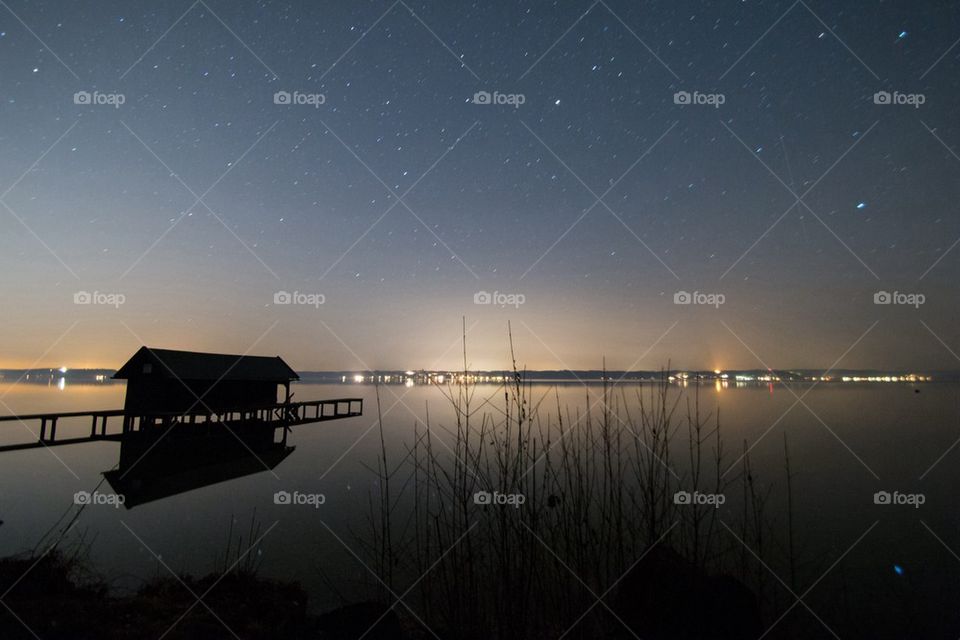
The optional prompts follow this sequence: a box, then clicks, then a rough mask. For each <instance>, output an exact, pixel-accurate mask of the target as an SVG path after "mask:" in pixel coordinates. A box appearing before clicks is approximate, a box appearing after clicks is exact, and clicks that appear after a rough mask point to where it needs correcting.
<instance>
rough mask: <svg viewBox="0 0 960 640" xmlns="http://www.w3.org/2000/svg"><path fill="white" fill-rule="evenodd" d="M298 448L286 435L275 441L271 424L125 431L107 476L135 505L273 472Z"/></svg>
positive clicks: (120, 493) (129, 502) (126, 500)
mask: <svg viewBox="0 0 960 640" xmlns="http://www.w3.org/2000/svg"><path fill="white" fill-rule="evenodd" d="M190 431H197V428H195V427H191V429H190ZM295 448H296V447H293V446H287V444H286V439H285V438H282V439H281V440H280V441H279V442H276V441H275V434H274V430H273V429H268V430H267V429H251V430H248V431H246V432H239V433H238V432H237V430H236V429H234V430H232V431H229V432H228V431H226V430H221V431H220V433H215V432H211V431H207V432H206V433H199V434H197V433H186V432H177V431H176V430H171V431H170V432H162V433H161V434H159V435H155V434H150V433H144V432H136V433H127V434H124V437H123V439H122V440H121V442H120V461H119V464H118V465H117V468H115V469H112V470H110V471H106V472H104V474H103V475H104V476H105V477H106V479H107V482H109V483H110V486H111V487H112V488H113V490H114V492H115V493H117V494H119V495H122V496H124V498H125V501H124V503H123V504H124V506H125V507H126V508H127V509H131V508H133V507H136V506H138V505H141V504H145V503H148V502H153V501H154V500H160V499H162V498H168V497H171V496H174V495H179V494H182V493H186V492H188V491H193V490H194V489H200V488H203V487H207V486H209V485H212V484H216V483H218V482H226V481H228V480H234V479H237V478H241V477H244V476H249V475H253V474H255V473H261V472H264V471H270V472H272V471H273V470H274V469H275V468H276V467H277V466H278V465H279V464H280V463H281V462H283V461H284V460H286V458H287V456H289V455H290V454H291V453H293V451H294V449H295Z"/></svg>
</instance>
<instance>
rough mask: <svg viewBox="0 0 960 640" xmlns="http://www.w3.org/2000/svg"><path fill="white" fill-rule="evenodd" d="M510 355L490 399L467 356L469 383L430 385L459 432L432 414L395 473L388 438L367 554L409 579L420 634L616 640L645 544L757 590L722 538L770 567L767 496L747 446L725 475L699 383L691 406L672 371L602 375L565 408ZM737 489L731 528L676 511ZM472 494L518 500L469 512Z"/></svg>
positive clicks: (756, 581) (714, 419)
mask: <svg viewBox="0 0 960 640" xmlns="http://www.w3.org/2000/svg"><path fill="white" fill-rule="evenodd" d="M510 348H511V358H512V376H511V377H510V379H509V381H508V382H506V383H504V384H502V385H500V386H499V387H489V386H486V387H484V386H478V385H476V384H473V383H471V382H470V377H469V374H470V371H469V369H468V367H467V359H466V349H464V365H463V370H462V376H461V377H460V378H459V379H457V380H453V381H450V382H449V383H448V384H447V385H446V386H444V387H439V389H440V391H441V393H442V395H443V398H444V401H445V402H446V403H448V404H449V405H450V407H451V409H452V415H453V416H454V417H453V422H452V424H449V425H434V424H431V420H430V417H429V411H427V412H426V418H425V420H424V421H423V422H422V423H421V422H417V423H416V424H415V425H414V430H413V441H412V443H411V444H410V445H408V447H407V449H406V451H405V452H404V453H403V456H402V459H401V460H393V461H390V460H388V454H387V451H386V446H385V445H383V441H382V439H381V447H382V452H381V453H382V455H381V460H380V461H379V464H378V469H377V474H378V475H379V482H378V485H379V487H380V488H381V491H382V494H381V495H380V496H379V497H378V499H377V500H376V501H373V500H372V501H371V518H370V524H371V531H372V535H371V536H370V537H369V539H368V543H369V544H368V548H369V550H370V552H371V555H372V556H374V558H375V561H376V562H377V564H378V566H379V569H380V571H381V573H380V575H388V576H390V578H389V579H390V581H391V583H392V582H393V581H394V580H400V579H401V577H405V578H404V579H405V582H404V585H405V588H407V589H410V594H412V595H413V596H415V600H416V610H417V611H418V612H420V614H421V618H422V620H423V621H425V622H426V623H427V624H428V625H429V626H430V627H431V628H432V629H436V630H444V631H445V632H446V633H448V634H451V637H458V638H497V639H514V638H531V637H548V636H549V637H558V636H560V635H561V634H564V633H566V635H565V636H564V637H570V638H596V637H601V636H603V635H604V634H608V633H610V632H611V631H616V630H618V627H619V631H620V632H623V628H622V626H620V625H619V624H618V622H617V621H616V616H615V615H614V613H613V612H612V611H611V608H609V607H608V605H611V604H612V602H613V596H612V595H611V594H612V593H614V592H613V591H608V590H610V589H611V588H613V587H615V586H616V585H617V584H618V583H619V582H620V581H621V579H622V578H623V576H624V574H625V573H626V572H627V571H628V570H629V569H630V568H631V567H632V566H633V565H634V564H635V563H636V562H637V561H638V559H640V558H642V557H643V554H644V553H645V552H647V551H648V550H649V549H651V548H652V547H653V546H654V545H658V546H664V547H669V548H672V549H673V550H674V551H676V552H678V553H679V554H680V555H682V556H683V557H684V558H685V559H686V561H687V562H689V563H690V565H691V566H693V567H696V569H697V570H701V571H704V572H721V571H722V572H726V573H731V574H733V575H736V576H737V577H739V578H740V579H741V580H743V581H744V582H746V583H747V584H749V585H751V586H753V587H754V588H755V589H757V590H762V589H763V587H764V586H765V585H766V582H767V576H765V575H763V572H764V569H763V568H762V565H760V564H759V563H757V562H756V560H755V558H754V557H753V556H752V555H751V553H750V552H749V551H747V549H746V547H745V546H743V545H742V544H741V543H740V542H739V541H737V540H736V538H735V537H734V536H732V535H730V533H728V532H727V531H725V530H724V527H728V528H730V529H731V531H733V532H735V533H736V534H737V537H739V538H740V539H741V540H742V541H743V542H744V543H745V544H746V545H748V546H750V547H751V549H753V551H754V552H755V553H757V554H758V555H759V556H760V557H761V558H764V557H766V556H767V555H768V553H769V552H770V549H769V544H768V537H769V536H770V535H771V531H772V526H771V523H769V522H768V521H767V520H766V517H765V506H766V499H767V496H768V495H769V494H768V492H767V491H766V490H764V489H762V488H761V487H760V486H759V484H758V482H757V479H756V478H755V477H754V475H753V474H752V472H751V469H750V459H749V456H748V455H746V445H745V449H744V455H743V456H742V457H741V459H740V461H739V463H738V467H739V472H738V473H736V474H732V475H729V476H725V472H726V471H727V469H728V467H729V466H730V461H729V460H727V459H726V458H727V456H726V455H725V449H724V446H723V439H722V437H721V429H720V417H719V411H718V410H715V411H712V412H711V411H705V408H704V407H703V406H702V403H701V398H700V393H699V387H698V386H695V387H694V390H693V392H692V394H691V395H692V397H691V395H688V394H687V393H686V392H684V391H683V389H681V388H679V387H677V386H676V385H674V384H671V383H670V381H669V380H668V378H667V375H666V372H664V373H663V374H662V375H661V376H660V377H659V379H658V380H657V381H656V382H655V383H652V384H643V385H636V384H629V385H628V384H618V383H616V381H608V380H607V376H606V375H605V376H604V383H603V384H602V385H600V387H599V389H598V388H597V387H595V386H594V387H590V386H587V385H585V386H584V405H583V406H579V407H576V408H574V409H571V408H569V407H564V406H561V402H560V395H559V392H558V391H557V390H556V388H554V389H552V390H550V391H548V392H546V393H544V392H542V387H537V391H536V393H535V389H534V387H533V385H532V384H531V382H530V380H528V378H527V376H526V375H525V371H524V370H523V369H522V368H520V367H519V366H518V365H517V361H516V357H515V355H514V351H513V340H512V336H511V338H510ZM485 394H486V395H485ZM381 428H382V425H381ZM391 465H393V466H391ZM398 474H401V475H405V476H406V481H404V482H403V483H400V484H399V488H398V485H397V483H396V482H395V483H393V484H391V483H390V480H391V479H392V478H394V477H395V476H397V475H398ZM788 477H789V469H788ZM738 480H739V482H740V483H741V488H742V491H743V494H744V496H743V513H742V514H741V516H740V517H739V518H738V520H739V521H738V522H734V521H730V522H726V521H725V522H721V521H720V515H719V512H718V510H717V509H715V508H713V507H712V506H710V505H678V504H676V503H675V501H674V493H675V492H676V491H678V490H681V489H682V490H685V491H689V492H694V491H699V492H702V493H714V494H725V493H728V492H729V491H730V490H731V488H732V484H731V483H734V482H737V481H738ZM391 489H392V490H393V491H394V495H391V494H390V491H391ZM478 492H488V493H493V492H497V493H499V494H510V495H516V496H523V499H524V502H523V504H522V505H520V506H519V508H512V507H511V506H508V505H501V506H497V505H478V504H476V503H475V495H476V494H477V493H478ZM728 511H729V510H728ZM725 513H726V512H725ZM787 546H788V548H789V549H790V550H792V548H793V543H792V536H791V540H790V542H789V545H787ZM792 566H793V564H792V559H791V567H792ZM758 569H759V571H758ZM391 591H393V588H392V587H391ZM397 592H401V591H399V590H398V591H397ZM384 595H385V596H386V597H387V598H388V599H391V598H390V596H389V595H388V594H384ZM598 598H599V599H602V602H601V603H600V604H597V601H598ZM413 600H414V598H413V597H407V598H405V601H406V602H412V601H413ZM765 604H768V605H770V606H773V605H774V604H775V603H765ZM588 610H589V613H588V614H587V615H585V616H583V617H582V618H580V619H579V620H578V618H579V617H580V616H581V613H582V612H584V611H588ZM571 626H572V628H571ZM441 633H442V632H441Z"/></svg>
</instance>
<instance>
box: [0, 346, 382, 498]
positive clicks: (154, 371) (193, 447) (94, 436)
mask: <svg viewBox="0 0 960 640" xmlns="http://www.w3.org/2000/svg"><path fill="white" fill-rule="evenodd" d="M113 377H114V378H115V379H118V380H126V381H127V390H126V399H125V401H124V407H123V409H121V410H112V411H87V412H69V413H49V414H33V415H21V416H3V417H0V421H12V420H16V421H19V422H21V423H24V424H26V423H27V422H30V421H33V422H35V423H39V427H40V429H39V434H40V436H39V439H38V440H37V441H35V442H30V443H23V444H14V445H6V446H0V452H3V451H16V450H24V449H33V448H39V447H49V446H55V445H64V444H76V443H80V442H95V441H103V440H107V441H119V442H120V461H119V464H118V466H117V468H116V469H113V470H111V471H107V472H106V473H105V474H104V475H105V476H106V477H107V480H108V481H109V482H110V485H111V486H112V487H113V488H114V490H115V491H116V492H117V493H122V494H124V496H125V498H126V501H125V505H126V506H127V507H128V508H129V507H133V506H136V505H137V504H141V503H144V502H149V501H151V500H156V499H159V498H163V497H167V496H170V495H175V494H178V493H183V492H184V491H189V490H191V489H196V488H199V487H203V486H206V485H210V484H214V483H216V482H222V481H224V480H229V479H232V478H237V477H241V476H245V475H249V474H252V473H257V472H259V471H267V470H272V469H273V468H274V467H276V466H277V465H278V464H280V463H281V462H282V461H283V460H284V459H285V458H286V457H287V456H288V455H290V453H292V452H293V449H294V447H288V446H287V433H288V432H289V431H290V428H291V427H293V426H296V425H301V424H308V423H312V422H324V421H327V420H337V419H341V418H349V417H354V416H359V415H362V413H363V400H362V399H360V398H341V399H335V400H311V401H306V402H293V400H292V398H293V393H292V392H291V388H290V385H291V383H292V382H294V381H296V380H299V376H298V375H297V373H296V372H295V371H294V370H293V369H291V368H290V366H289V365H287V363H286V362H284V361H283V360H282V359H281V358H279V357H264V356H247V355H242V356H237V355H225V354H216V353H196V352H190V351H174V350H169V349H151V348H149V347H142V348H141V349H140V350H139V351H137V352H136V353H135V354H134V355H133V357H131V358H130V360H129V361H128V362H127V363H126V364H125V365H123V366H122V367H121V368H120V370H119V371H117V373H116V374H115V375H114V376H113ZM111 418H120V420H119V422H120V424H119V425H117V424H115V423H111V420H110V419H111ZM58 422H60V423H61V433H63V431H65V430H69V431H70V433H69V434H68V435H67V437H61V438H59V439H58V438H57V425H58ZM77 422H79V423H80V424H86V425H89V429H90V432H89V436H83V437H76V435H75V434H76V431H75V424H76V423H77ZM114 422H116V421H114ZM68 423H69V424H68ZM117 426H119V427H120V430H119V431H116V430H115V429H116V427H117ZM110 427H113V429H111V428H110Z"/></svg>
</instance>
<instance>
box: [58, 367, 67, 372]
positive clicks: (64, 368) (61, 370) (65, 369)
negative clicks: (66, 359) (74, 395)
mask: <svg viewBox="0 0 960 640" xmlns="http://www.w3.org/2000/svg"><path fill="white" fill-rule="evenodd" d="M67 371H69V369H67V368H66V367H60V373H66V372H67Z"/></svg>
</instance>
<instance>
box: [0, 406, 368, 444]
mask: <svg viewBox="0 0 960 640" xmlns="http://www.w3.org/2000/svg"><path fill="white" fill-rule="evenodd" d="M197 404H198V405H200V407H201V409H202V408H203V407H202V403H200V402H198V403H197ZM360 415H363V399H362V398H337V399H334V400H308V401H305V402H284V403H276V404H271V405H264V406H259V407H243V408H240V409H218V410H217V411H214V412H211V411H207V410H198V411H190V412H186V413H177V412H151V413H150V414H149V415H135V414H132V413H130V412H128V411H125V410H123V409H115V410H109V411H72V412H61V413H34V414H25V415H19V416H0V423H2V422H19V423H20V424H21V425H23V426H25V427H26V428H27V429H29V430H30V432H31V433H34V434H36V433H38V431H37V429H36V427H39V438H38V439H37V440H35V441H32V442H24V443H19V444H9V445H2V446H0V453H2V452H5V451H22V450H26V449H38V448H41V447H52V446H59V445H66V444H78V443H82V442H99V441H114V442H119V441H121V440H122V439H123V438H124V436H126V435H128V434H133V433H141V434H144V435H146V434H147V433H149V432H156V433H158V434H159V433H162V432H165V431H166V430H167V429H169V428H173V427H175V428H176V430H177V431H179V432H181V433H189V432H190V431H191V427H196V428H197V433H210V431H211V430H219V429H230V430H238V429H241V430H247V429H251V428H252V429H257V430H260V429H262V430H264V431H267V430H276V429H283V430H284V433H286V430H287V429H289V428H290V427H295V426H298V425H302V424H310V423H313V422H326V421H328V420H340V419H343V418H352V417H356V416H360ZM67 419H71V420H74V421H75V422H79V423H80V424H81V425H82V423H83V421H84V419H86V421H87V422H88V423H89V425H90V432H89V435H83V436H73V437H67V438H57V424H58V422H59V421H61V420H67ZM31 425H32V426H31ZM70 430H71V431H74V432H75V431H76V424H75V423H74V424H71V425H70Z"/></svg>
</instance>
